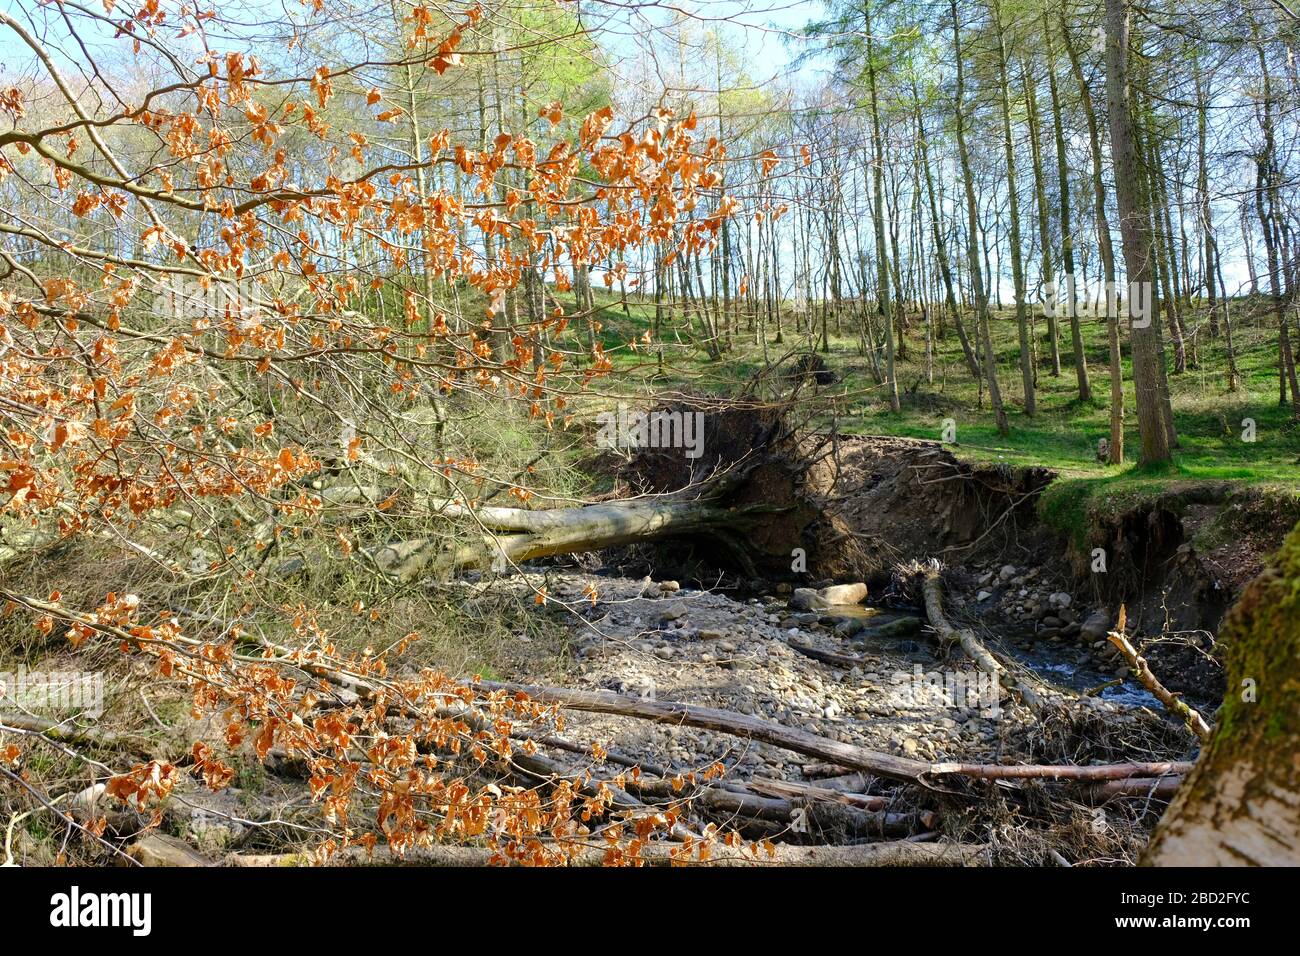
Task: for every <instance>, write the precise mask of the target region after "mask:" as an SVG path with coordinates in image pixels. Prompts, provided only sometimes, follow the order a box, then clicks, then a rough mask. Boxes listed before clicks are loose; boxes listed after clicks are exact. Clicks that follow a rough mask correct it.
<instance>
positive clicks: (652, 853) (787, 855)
mask: <svg viewBox="0 0 1300 956" xmlns="http://www.w3.org/2000/svg"><path fill="white" fill-rule="evenodd" d="M495 856H496V855H495V854H494V852H493V851H492V850H489V849H487V848H479V847H464V846H440V847H433V848H430V849H424V850H417V851H413V852H411V853H409V854H407V855H406V856H400V857H399V856H397V855H395V854H393V853H392V852H391V851H389V850H388V849H386V848H384V847H378V848H376V849H375V851H374V852H373V853H367V852H366V851H365V850H363V849H360V848H357V847H350V848H349V849H347V850H344V851H342V852H340V853H337V854H335V855H334V857H332V858H331V859H330V860H329V862H328V865H330V866H488V865H490V864H491V863H492V862H493V860H494V857H495ZM223 862H224V863H226V864H227V865H230V866H249V867H263V866H310V865H312V863H313V862H314V860H313V858H312V857H311V855H310V854H307V853H278V854H267V855H253V854H245V855H232V856H228V857H226V859H225V860H224V861H223ZM605 862H606V851H605V850H602V849H598V848H595V847H592V848H583V849H581V850H579V851H578V852H577V853H576V854H575V856H574V857H573V858H572V859H571V860H570V865H574V866H601V865H602V864H604V863H605ZM640 862H642V863H645V864H648V865H651V866H668V865H670V864H673V863H677V864H678V865H681V866H740V867H754V866H855V867H856V866H988V865H989V862H990V855H989V851H988V849H987V848H986V847H983V846H980V845H979V844H970V843H919V842H913V841H909V840H895V841H892V842H889V843H861V844H856V845H853V846H777V847H774V848H773V852H772V853H771V854H769V853H767V852H766V851H760V852H759V853H758V854H757V855H755V854H750V853H737V852H731V851H726V852H722V851H715V852H714V853H713V854H712V855H711V856H710V857H709V858H708V859H707V860H700V859H691V858H680V857H674V856H671V855H670V851H669V849H668V848H667V847H666V846H664V845H662V844H651V845H649V846H647V847H645V848H643V849H642V851H641V856H640Z"/></svg>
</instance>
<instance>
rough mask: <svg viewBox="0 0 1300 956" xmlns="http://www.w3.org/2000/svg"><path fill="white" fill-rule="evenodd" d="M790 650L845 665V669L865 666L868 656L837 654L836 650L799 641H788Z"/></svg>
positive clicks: (819, 659) (827, 662)
mask: <svg viewBox="0 0 1300 956" xmlns="http://www.w3.org/2000/svg"><path fill="white" fill-rule="evenodd" d="M787 643H788V644H789V645H790V650H792V651H798V652H799V653H800V654H802V655H803V656H804V657H811V658H812V659H813V660H815V661H821V662H822V663H823V664H831V665H833V666H835V667H843V668H844V669H845V670H849V669H852V668H854V667H865V666H866V664H867V660H866V658H863V657H858V656H856V655H853V654H836V653H835V652H834V651H823V650H820V649H819V648H816V647H811V646H810V645H808V644H801V643H799V642H798V641H787Z"/></svg>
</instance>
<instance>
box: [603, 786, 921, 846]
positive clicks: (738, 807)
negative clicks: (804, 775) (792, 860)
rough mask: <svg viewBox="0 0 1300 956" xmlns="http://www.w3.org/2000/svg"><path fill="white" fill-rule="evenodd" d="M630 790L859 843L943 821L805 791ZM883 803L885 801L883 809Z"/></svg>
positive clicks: (717, 788) (751, 789)
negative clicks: (836, 831)
mask: <svg viewBox="0 0 1300 956" xmlns="http://www.w3.org/2000/svg"><path fill="white" fill-rule="evenodd" d="M628 789H629V790H634V791H635V792H636V793H637V794H638V795H639V796H641V797H642V798H648V797H657V798H668V799H674V800H680V801H682V802H683V803H687V804H689V805H690V806H691V808H692V809H695V810H699V811H703V812H712V813H714V814H723V815H731V816H738V817H749V818H751V819H756V820H770V821H775V822H778V823H791V822H792V821H800V822H801V823H802V824H806V825H807V827H808V828H809V829H810V830H812V831H814V832H815V831H821V830H833V829H842V830H843V831H844V832H845V833H846V834H847V835H849V836H854V837H865V836H902V835H905V834H908V833H912V832H914V831H915V830H916V828H917V825H918V824H919V825H920V826H921V827H922V828H924V829H930V828H933V826H934V825H935V823H936V822H937V821H938V818H937V817H936V816H935V814H933V813H931V812H929V811H923V812H920V813H889V812H886V811H884V810H883V809H881V808H874V807H873V808H866V807H863V806H862V805H859V804H855V803H853V802H851V801H848V800H834V799H829V798H828V799H825V800H823V801H821V802H818V801H817V800H816V799H815V798H813V797H807V799H801V798H803V797H806V796H807V795H806V793H801V792H799V791H794V792H793V793H792V794H791V795H790V796H779V797H773V796H766V795H764V794H761V793H757V792H747V791H754V790H757V788H756V787H752V786H746V788H745V789H737V790H728V789H724V788H721V787H701V788H698V789H696V790H693V791H691V792H690V793H686V792H680V793H679V792H677V791H676V790H674V789H673V788H672V785H671V782H670V781H667V780H641V781H637V782H635V783H629V784H628ZM834 796H838V795H837V794H836V795H834ZM883 803H884V802H883V801H881V807H883ZM832 808H834V809H832ZM796 825H798V824H796Z"/></svg>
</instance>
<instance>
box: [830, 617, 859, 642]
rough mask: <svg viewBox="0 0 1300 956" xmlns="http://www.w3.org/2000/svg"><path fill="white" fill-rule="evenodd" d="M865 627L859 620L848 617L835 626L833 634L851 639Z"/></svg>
mask: <svg viewBox="0 0 1300 956" xmlns="http://www.w3.org/2000/svg"><path fill="white" fill-rule="evenodd" d="M866 626H867V625H866V622H865V621H863V620H862V619H861V618H852V617H849V618H845V619H844V620H842V621H840V622H839V623H838V624H836V625H835V633H836V634H837V635H839V636H840V637H852V636H853V635H855V634H858V633H860V632H861V631H862V629H863V628H864V627H866Z"/></svg>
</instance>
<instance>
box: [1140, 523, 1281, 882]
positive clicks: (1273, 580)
mask: <svg viewBox="0 0 1300 956" xmlns="http://www.w3.org/2000/svg"><path fill="white" fill-rule="evenodd" d="M1220 642H1221V643H1222V645H1223V646H1224V647H1226V648H1227V649H1228V650H1227V660H1226V662H1225V663H1226V667H1227V671H1228V691H1227V696H1226V697H1225V699H1224V702H1223V706H1222V707H1221V708H1220V710H1219V713H1218V719H1217V724H1218V726H1217V728H1216V730H1215V732H1214V736H1213V738H1212V739H1211V740H1210V743H1209V745H1208V746H1207V747H1206V748H1205V749H1204V750H1203V751H1202V753H1201V757H1200V759H1199V760H1198V761H1197V764H1196V768H1195V770H1193V772H1192V773H1191V775H1190V776H1189V777H1188V778H1187V781H1186V783H1184V785H1183V787H1182V789H1181V790H1180V791H1179V793H1178V796H1177V798H1176V799H1175V800H1174V802H1173V804H1172V805H1171V806H1170V807H1169V810H1168V811H1167V812H1166V813H1165V816H1164V818H1163V819H1162V820H1161V821H1160V825H1159V827H1158V828H1157V830H1156V833H1155V836H1154V837H1153V838H1152V841H1151V845H1150V846H1149V847H1148V849H1147V853H1146V856H1145V857H1144V859H1143V863H1144V864H1148V865H1158V866H1186V865H1193V866H1296V865H1298V864H1300V762H1297V760H1296V754H1297V753H1300V527H1297V528H1296V529H1295V530H1293V531H1292V532H1291V534H1290V535H1289V536H1288V538H1287V540H1286V542H1285V543H1284V544H1283V546H1282V549H1281V551H1279V553H1278V555H1277V556H1276V557H1275V558H1274V559H1273V560H1272V562H1271V563H1270V565H1269V567H1268V568H1267V569H1265V571H1264V572H1263V573H1262V574H1261V575H1260V576H1259V577H1258V578H1256V579H1255V580H1254V581H1253V582H1251V584H1250V585H1249V586H1248V587H1247V588H1246V590H1245V591H1244V592H1243V593H1242V596H1241V598H1240V600H1238V602H1237V604H1236V606H1235V607H1234V608H1233V609H1232V610H1231V611H1230V612H1229V614H1228V617H1227V619H1226V620H1225V622H1224V626H1223V629H1222V631H1221V633H1220Z"/></svg>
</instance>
